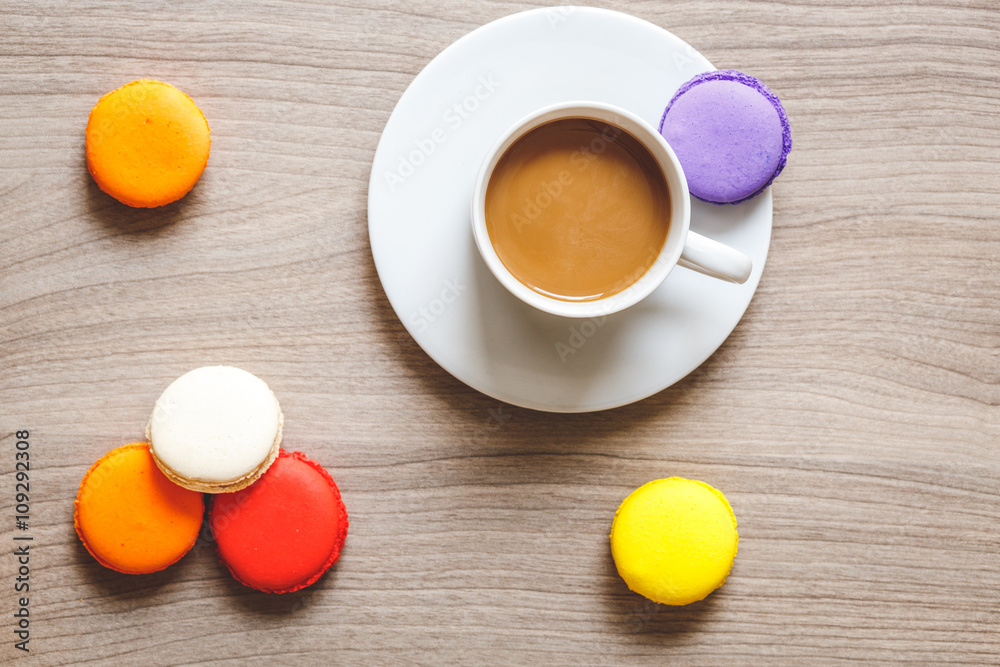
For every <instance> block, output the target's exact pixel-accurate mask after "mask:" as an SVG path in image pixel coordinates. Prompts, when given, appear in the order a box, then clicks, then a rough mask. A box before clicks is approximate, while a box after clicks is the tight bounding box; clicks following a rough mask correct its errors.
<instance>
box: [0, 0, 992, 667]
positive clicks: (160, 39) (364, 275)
mask: <svg viewBox="0 0 1000 667" xmlns="http://www.w3.org/2000/svg"><path fill="white" fill-rule="evenodd" d="M599 4H600V5H602V6H606V7H609V8H613V9H619V10H622V11H625V12H628V13H631V14H634V15H636V16H639V17H641V18H644V19H646V20H648V21H651V22H653V23H655V24H657V25H660V26H662V27H664V28H666V29H668V30H670V31H672V32H673V33H675V34H676V35H678V36H679V37H681V38H682V39H684V40H686V41H688V42H689V43H691V44H692V45H694V46H695V47H696V48H697V49H698V50H699V51H701V52H702V53H703V54H705V55H706V56H707V57H708V58H709V59H710V60H711V61H712V62H713V63H715V64H716V65H717V66H719V67H728V68H736V69H740V70H743V71H746V72H749V73H752V74H755V75H757V76H759V77H760V78H762V79H763V80H764V81H766V82H767V83H768V85H769V86H771V87H772V88H773V90H775V91H776V92H777V93H778V94H779V95H780V96H781V98H782V100H783V101H784V103H785V105H786V108H787V110H788V113H789V116H790V119H791V125H792V128H793V134H794V140H795V147H794V150H793V152H792V154H791V157H790V160H789V163H788V166H787V168H786V169H785V172H784V173H783V174H782V176H781V177H780V179H778V181H777V182H776V183H775V185H774V186H773V195H774V232H773V237H772V242H771V249H770V254H769V257H768V262H767V267H766V270H765V271H764V274H763V279H762V280H761V283H760V288H759V290H758V291H757V294H756V296H755V297H754V299H753V301H752V303H751V304H750V308H749V310H748V311H747V313H746V316H745V317H744V318H743V320H742V322H741V323H740V324H739V326H737V328H736V330H735V332H734V333H733V335H732V336H731V337H730V338H729V339H728V341H727V342H726V343H725V344H723V346H722V347H721V348H720V349H719V350H718V352H716V354H715V355H714V356H712V357H711V358H710V359H709V360H708V361H707V362H706V363H705V364H704V365H703V366H701V367H700V368H699V369H698V370H696V371H695V372H693V373H692V374H691V375H690V376H689V377H687V378H686V379H684V380H682V381H681V382H679V383H677V384H676V385H674V386H673V387H670V388H669V389H667V390H665V391H663V392H661V393H659V394H657V395H655V396H653V397H651V398H649V399H647V400H644V401H641V402H639V403H637V404H633V405H630V406H627V407H624V408H620V409H616V410H611V411H607V412H601V413H593V414H582V415H553V414H545V413H540V412H532V411H529V410H525V409H520V408H514V407H512V406H509V405H504V404H501V403H499V402H497V401H496V400H494V399H491V398H489V397H487V396H484V395H482V394H479V393H477V392H476V391H474V390H472V389H469V388H468V387H466V386H465V385H463V384H462V383H460V382H459V381H457V380H455V379H454V378H452V377H451V376H450V375H448V374H447V373H446V372H445V371H443V370H442V369H441V368H439V367H438V366H437V365H436V364H435V363H434V362H433V361H431V359H430V358H428V357H427V356H426V354H424V353H423V352H422V351H421V349H420V348H419V347H418V346H417V345H416V344H415V343H414V342H413V341H412V340H411V339H410V338H409V337H408V336H407V335H406V333H405V330H404V328H403V327H402V325H401V324H400V322H399V320H398V319H397V317H396V315H395V313H394V312H393V310H392V308H391V307H390V305H389V303H388V301H387V300H386V297H385V294H384V292H383V291H382V288H381V286H380V284H379V280H378V277H377V275H376V272H375V268H374V264H373V262H372V257H371V250H370V247H369V244H368V232H367V224H366V219H365V211H366V206H367V183H368V176H369V171H370V168H371V162H372V158H373V156H374V152H375V148H376V145H377V142H378V140H379V135H380V133H381V131H382V129H383V127H384V126H385V124H386V121H387V120H388V117H389V114H390V112H391V111H392V108H393V106H394V104H395V103H396V101H397V99H398V98H399V97H400V95H401V94H402V93H403V91H404V90H405V89H406V87H407V86H408V85H409V83H410V82H411V81H412V80H413V78H414V76H415V75H416V74H417V73H418V72H419V71H420V70H421V68H423V67H424V66H425V65H426V64H427V63H428V62H429V61H430V60H431V59H432V58H433V57H434V56H435V55H437V54H438V53H439V52H440V51H441V50H442V49H444V48H445V47H446V46H447V45H448V44H450V43H451V42H453V41H454V40H456V39H458V38H459V37H461V36H462V35H464V34H466V33H467V32H469V31H470V30H472V29H474V28H476V27H477V26H480V25H482V24H484V23H486V22H489V21H491V20H493V19H497V18H500V17H502V16H505V15H508V14H511V13H514V12H517V11H520V10H523V9H528V8H531V7H533V6H535V5H532V4H529V3H523V2H508V1H506V0H496V1H492V2H471V3H470V2H460V1H458V0H412V1H411V2H408V3H403V2H386V1H384V0H376V1H374V2H361V3H347V2H335V3H332V4H325V3H321V2H291V1H287V0H270V1H268V2H266V3H260V4H256V5H242V4H237V3H231V2H221V1H220V2H171V3H162V2H157V3H154V2H148V3H145V4H139V5H126V4H124V3H120V4H114V3H90V2H88V3H69V2H66V3H51V2H34V1H29V0H6V2H4V3H3V4H2V5H0V193H2V194H0V346H2V347H0V442H2V446H0V459H2V464H0V471H2V484H0V493H2V497H0V507H2V508H3V514H2V516H0V531H2V532H0V541H2V545H0V546H2V548H0V554H3V555H0V590H2V591H3V592H2V593H0V617H2V618H4V619H6V620H4V621H2V622H0V639H2V648H0V660H2V661H3V662H12V661H14V660H18V661H24V663H25V664H28V663H34V662H37V663H38V664H53V665H54V664H81V663H88V664H89V663H90V662H94V663H101V662H103V663H107V664H144V665H151V664H180V663H194V662H202V661H204V662H211V663H212V664H233V665H256V664H260V665H264V664H331V663H333V664H361V665H367V664H433V665H439V664H487V663H491V664H497V663H500V664H615V663H621V664H657V665H659V664H665V663H666V664H680V665H691V664H713V665H714V664H754V665H756V664H810V665H812V664H836V663H840V662H843V661H850V660H858V661H871V662H874V663H881V664H884V663H891V662H897V661H898V662H915V663H921V664H929V663H967V664H998V663H1000V455H998V453H1000V449H998V444H1000V261H998V257H1000V220H998V219H997V218H998V213H997V212H998V211H1000V120H998V119H1000V85H998V75H997V72H998V71H1000V10H998V9H997V5H996V2H995V0H979V1H975V2H973V1H962V0H928V1H926V2H902V3H893V4H891V5H890V4H887V3H882V2H876V1H875V0H867V1H865V0H844V1H843V2H839V3H834V4H830V3H826V2H822V1H820V0H788V1H787V2H746V1H743V2H735V1H724V0H704V1H700V2H684V3H672V2H671V3H668V2H661V3H656V2H626V1H620V2H618V1H609V2H603V1H602V2H599ZM142 77H153V78H159V79H163V80H166V81H170V82H172V83H174V84H175V85H177V86H178V87H180V88H181V89H182V90H184V91H186V92H187V93H189V94H190V95H191V96H192V97H193V98H194V99H195V100H196V101H197V103H198V104H199V105H200V106H201V108H202V109H203V110H204V112H205V114H206V116H207V118H208V119H209V122H210V124H211V127H212V138H213V145H212V156H211V160H210V161H209V165H208V168H207V170H206V171H205V174H204V176H203V177H202V179H201V181H200V183H199V184H198V185H197V187H196V188H195V189H194V190H193V191H192V192H191V194H190V195H189V196H188V197H186V198H185V199H184V200H182V201H181V202H179V203H176V204H173V205H170V206H167V207H164V208H161V209H156V210H136V209H129V208H127V207H125V206H123V205H120V204H119V203H117V202H116V201H114V200H112V199H111V198H109V197H108V196H106V195H105V194H103V193H102V192H101V191H100V190H99V189H98V188H97V187H96V186H95V184H94V183H93V181H92V180H91V179H90V177H89V176H88V174H87V170H86V167H85V160H84V145H83V131H84V126H85V124H86V120H87V114H88V112H89V111H90V108H91V107H92V106H93V104H94V103H95V102H96V100H97V98H98V97H99V96H100V95H101V94H103V93H105V92H107V91H109V90H111V89H113V88H116V87H117V86H119V85H121V84H123V83H125V82H127V81H130V80H132V79H135V78H142ZM208 364H231V365H235V366H239V367H242V368H245V369H247V370H249V371H251V372H253V373H255V374H257V375H259V376H261V377H263V378H264V379H266V381H267V382H268V383H269V384H270V385H271V387H272V388H273V389H274V390H275V392H276V393H277V395H278V397H279V399H280V401H281V404H282V407H283V409H284V412H285V417H286V424H285V444H286V446H288V447H291V448H295V449H299V450H302V451H304V452H306V453H308V454H309V455H311V456H312V457H313V458H316V459H318V460H319V461H320V462H322V463H323V464H324V465H326V466H327V467H328V469H329V470H330V471H331V472H332V473H333V475H334V477H335V479H336V480H337V481H338V483H339V485H340V489H341V491H342V493H343V497H344V500H345V502H346V505H347V508H348V511H349V513H350V519H351V528H350V533H349V535H348V539H347V544H346V547H345V550H344V553H343V557H342V558H341V560H340V562H339V563H338V564H337V565H336V567H335V568H334V569H333V570H331V571H330V572H329V573H328V574H327V575H326V576H325V577H324V578H323V579H321V580H320V582H319V583H318V584H316V585H315V586H313V587H312V588H309V589H306V590H305V591H302V592H300V593H296V594H291V595H284V596H268V595H264V594H259V593H256V592H254V591H252V590H250V589H248V588H244V587H243V586H241V585H240V584H238V583H236V582H235V581H234V580H233V579H232V577H230V576H229V574H228V573H227V572H226V571H225V569H224V568H223V567H222V566H220V565H219V564H218V562H217V561H216V557H215V551H214V546H213V545H212V543H211V540H210V539H207V538H203V539H200V540H199V542H198V544H197V546H196V548H195V549H194V551H193V552H192V553H191V554H189V555H188V556H186V557H185V558H184V559H183V560H182V561H181V562H180V563H179V564H177V565H175V566H173V567H171V568H169V569H167V570H165V571H163V572H160V573H157V574H152V575H145V576H127V575H120V574H117V573H115V572H112V571H110V570H107V569H105V568H103V567H102V566H100V565H99V564H98V563H97V562H95V561H94V559H93V558H91V557H90V556H89V555H88V554H87V552H86V551H85V550H84V548H83V547H82V546H81V545H80V543H79V541H78V540H77V538H76V536H75V534H74V530H73V521H72V514H73V497H74V495H75V492H76V488H77V485H78V484H79V481H80V478H81V476H82V475H83V473H84V472H85V471H86V470H87V468H88V466H89V465H90V464H91V463H92V462H93V461H94V460H96V459H97V458H98V457H99V456H100V455H102V454H103V453H104V452H106V451H108V450H109V449H111V448H113V447H115V446H118V445H121V444H124V443H127V442H131V441H134V440H138V439H141V438H142V435H143V427H144V425H145V423H146V419H147V417H148V414H149V412H150V410H151V408H152V405H153V402H154V401H155V399H156V397H157V396H158V395H159V393H160V392H161V391H162V389H163V388H164V387H165V386H166V385H167V384H168V383H169V382H170V381H171V380H172V379H173V378H175V377H177V376H178V375H180V374H182V373H184V372H186V371H187V370H190V369H192V368H195V367H198V366H202V365H208ZM22 429H23V430H29V431H30V439H29V442H30V456H31V459H30V460H31V464H32V468H31V494H30V498H31V505H30V527H29V530H28V531H27V532H24V531H16V530H15V529H14V515H15V513H16V512H15V488H14V480H15V476H14V460H15V459H14V457H15V442H16V438H15V432H16V431H18V430H22ZM672 475H679V476H683V477H690V478H695V479H701V480H705V481H707V482H709V483H710V484H712V485H714V486H716V487H718V488H719V489H721V490H722V491H723V492H724V493H725V494H726V495H727V496H728V498H729V500H730V501H731V503H732V506H733V508H734V510H735V512H736V514H737V516H738V519H739V526H740V533H741V539H740V545H739V555H738V556H737V559H736V563H735V566H734V569H733V571H732V574H731V576H730V577H729V580H728V582H727V583H726V584H725V586H724V587H723V588H721V589H720V590H719V591H717V592H716V593H714V594H712V595H710V596H709V597H708V598H707V599H706V600H704V601H702V602H699V603H695V604H692V605H689V606H687V607H680V608H670V607H664V606H659V605H656V604H653V603H650V602H646V601H645V600H644V598H641V597H639V596H637V595H635V594H633V593H631V592H630V591H629V590H628V589H627V588H626V587H625V585H624V583H623V582H622V581H621V580H620V579H619V577H618V576H617V574H616V573H615V569H614V566H613V563H612V560H611V556H610V551H609V547H608V540H607V535H608V530H609V528H610V524H611V518H612V515H613V513H614V510H615V508H616V507H617V505H618V503H619V502H620V501H621V500H622V499H623V498H624V497H625V496H626V495H627V494H628V493H629V492H630V491H631V490H632V489H634V488H635V487H637V486H639V485H640V484H642V483H644V482H646V481H649V480H651V479H655V478H659V477H667V476H672ZM15 535H30V536H31V537H32V538H33V541H32V542H31V547H30V549H31V551H30V553H31V561H30V598H29V608H30V619H31V621H30V632H31V634H30V644H29V646H30V649H31V651H30V654H23V652H21V651H18V650H16V649H15V648H14V642H15V641H16V638H15V635H14V634H13V630H14V620H13V617H12V614H13V613H14V612H15V611H16V609H17V607H18V605H17V601H18V598H19V597H20V594H18V593H15V591H14V583H15V577H16V576H17V567H18V565H17V564H16V559H15V558H14V556H13V555H11V552H12V551H13V549H14V547H15V545H17V544H20V542H15V541H14V537H15ZM13 664H21V663H20V662H13Z"/></svg>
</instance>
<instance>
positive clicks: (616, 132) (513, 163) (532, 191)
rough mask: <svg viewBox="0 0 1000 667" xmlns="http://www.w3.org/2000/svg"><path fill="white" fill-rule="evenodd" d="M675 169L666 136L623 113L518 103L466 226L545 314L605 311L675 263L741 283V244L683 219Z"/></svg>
mask: <svg viewBox="0 0 1000 667" xmlns="http://www.w3.org/2000/svg"><path fill="white" fill-rule="evenodd" d="M690 224H691V202H690V194H689V192H688V187H687V180H686V179H685V177H684V171H683V169H682V168H681V165H680V162H679V161H678V160H677V156H676V155H674V152H673V150H672V149H671V148H670V146H669V145H668V144H667V142H666V140H665V139H664V138H663V137H662V136H660V134H659V133H658V132H657V131H656V130H654V129H653V128H652V127H651V126H650V125H649V124H648V123H646V122H645V121H643V120H642V119H640V118H639V117H637V116H635V115H634V114H632V113H630V112H628V111H626V110H624V109H621V108H618V107H615V106H612V105H609V104H604V103H600V102H568V103H564V104H557V105H553V106H550V107H546V108H543V109H540V110H539V111H536V112H534V113H532V114H529V115H528V116H527V117H525V118H523V119H522V120H520V121H519V122H518V123H516V124H515V125H514V126H513V127H512V128H511V129H509V130H508V131H507V132H506V133H505V134H504V135H503V136H502V137H500V139H499V140H497V142H496V143H495V144H494V146H493V147H492V148H491V149H490V151H489V153H488V154H487V155H486V158H485V160H484V161H483V165H482V167H481V168H480V171H479V175H478V177H477V179H476V185H475V189H474V191H473V196H472V228H473V235H474V237H475V241H476V245H477V247H478V248H479V252H480V254H481V255H482V257H483V259H484V261H485V262H486V265H487V267H489V269H490V271H491V272H492V273H493V275H494V276H495V277H496V278H497V280H499V281H500V283H501V284H503V286H504V287H506V288H507V289H508V290H509V291H510V292H511V293H512V294H514V295H515V296H516V297H518V298H519V299H521V300H522V301H524V302H525V303H527V304H529V305H531V306H533V307H535V308H538V309H539V310H543V311H545V312H548V313H552V314H554V315H561V316H565V317H594V316H600V315H609V314H611V313H614V312H617V311H620V310H623V309H625V308H627V307H629V306H631V305H633V304H635V303H638V302H639V301H641V300H642V299H644V298H645V297H646V296H648V295H649V294H650V293H651V292H652V291H653V290H654V289H656V288H657V287H658V286H659V285H660V283H662V282H663V280H664V279H665V278H666V277H667V275H668V274H669V273H670V271H671V270H673V268H674V267H675V266H677V265H678V264H680V265H681V266H684V267H685V268H689V269H693V270H695V271H699V272H701V273H704V274H706V275H709V276H712V277H713V278H719V279H722V280H726V281H729V282H735V283H743V282H746V280H747V279H748V278H749V276H750V272H751V269H752V263H751V261H750V258H749V257H747V256H746V255H744V254H743V253H741V252H739V251H737V250H734V249H733V248H730V247H728V246H725V245H723V244H721V243H719V242H717V241H713V240H711V239H709V238H707V237H704V236H701V235H700V234H696V233H694V232H691V231H690V229H689V228H690Z"/></svg>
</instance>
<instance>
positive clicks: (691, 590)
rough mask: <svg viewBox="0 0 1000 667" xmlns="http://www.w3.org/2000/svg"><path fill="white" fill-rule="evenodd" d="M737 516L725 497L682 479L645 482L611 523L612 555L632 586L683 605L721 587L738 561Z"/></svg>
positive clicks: (664, 601)
mask: <svg viewBox="0 0 1000 667" xmlns="http://www.w3.org/2000/svg"><path fill="white" fill-rule="evenodd" d="M738 543H739V534H738V533H737V532H736V516H735V515H734V514H733V509H732V507H730V506H729V501H727V500H726V497H725V496H724V495H722V493H721V492H720V491H719V490H718V489H715V488H713V487H711V486H709V485H708V484H705V483H704V482H699V481H696V480H691V479H683V478H681V477H670V478H668V479H658V480H654V481H652V482H649V483H647V484H643V485H642V486H640V487H639V488H638V489H636V490H635V491H633V492H632V493H631V494H629V496H628V497H627V498H626V499H625V500H624V501H622V504H621V506H619V508H618V511H617V512H615V519H614V522H613V523H612V524H611V555H612V557H613V558H614V560H615V566H616V567H617V568H618V574H619V575H621V577H622V579H624V580H625V583H626V584H628V587H629V588H630V589H632V590H633V591H635V592H636V593H639V594H640V595H644V596H646V597H647V598H649V599H650V600H653V601H654V602H659V603H662V604H670V605H683V604H688V603H691V602H696V601H698V600H701V599H703V598H704V597H705V596H707V595H708V594H709V593H711V592H712V591H714V590H715V589H716V588H718V587H719V586H721V585H722V584H723V582H724V581H725V580H726V576H728V575H729V571H730V569H731V568H732V566H733V559H734V558H735V557H736V548H737V544H738Z"/></svg>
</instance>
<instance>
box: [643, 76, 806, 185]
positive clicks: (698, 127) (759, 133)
mask: <svg viewBox="0 0 1000 667" xmlns="http://www.w3.org/2000/svg"><path fill="white" fill-rule="evenodd" d="M660 134H662V135H663V138H664V139H666V140H667V143H668V144H670V147H671V148H673V149H674V153H676V154H677V159H678V160H680V163H681V167H683V168H684V174H685V175H686V176H687V181H688V188H689V189H690V190H691V194H692V195H694V196H695V197H697V198H698V199H701V200H704V201H707V202H711V203H713V204H738V203H740V202H744V201H746V200H748V199H752V198H754V197H756V196H757V195H759V194H760V193H761V192H763V191H764V189H765V188H766V187H767V186H769V185H770V184H771V181H773V180H774V179H775V178H776V177H777V176H778V174H780V173H781V170H782V169H783V168H784V167H785V159H786V158H787V157H788V153H789V151H791V150H792V132H791V129H790V128H789V126H788V116H787V115H786V114H785V109H784V107H782V106H781V102H780V101H779V100H778V97H777V96H776V95H775V94H774V93H772V92H771V91H770V90H768V89H767V86H765V85H764V84H763V83H761V81H760V80H759V79H757V78H755V77H752V76H750V75H749V74H743V73H742V72H737V71H736V70H732V69H730V70H719V71H717V72H705V73H704V74H699V75H698V76H696V77H694V78H693V79H691V80H690V81H688V82H687V83H685V84H684V85H683V86H681V87H680V90H678V91H677V93H676V94H675V95H674V97H673V99H671V100H670V104H668V105H667V109H666V111H664V112H663V118H662V119H661V120H660Z"/></svg>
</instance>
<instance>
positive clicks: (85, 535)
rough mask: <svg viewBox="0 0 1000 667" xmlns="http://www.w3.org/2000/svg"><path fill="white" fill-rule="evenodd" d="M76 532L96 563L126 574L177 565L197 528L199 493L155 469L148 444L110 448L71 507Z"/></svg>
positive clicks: (201, 504) (201, 505)
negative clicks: (177, 483)
mask: <svg viewBox="0 0 1000 667" xmlns="http://www.w3.org/2000/svg"><path fill="white" fill-rule="evenodd" d="M74 507H75V513H74V517H73V523H74V525H75V526H76V533H77V535H79V536H80V540H81V541H82V542H83V545H84V546H85V547H86V548H87V551H89V552H90V554H91V555H92V556H93V557H94V558H96V559H97V561H98V562H99V563H100V564H101V565H103V566H105V567H109V568H111V569H112V570H117V571H118V572H124V573H125V574H147V573H149V572H156V571H158V570H162V569H164V568H165V567H167V566H169V565H172V564H173V563H176V562H177V561H178V560H180V559H181V557H182V556H183V555H184V554H186V553H187V552H188V551H189V550H190V549H191V547H192V546H194V543H195V540H196V539H197V538H198V532H199V531H200V530H201V523H202V519H203V517H204V511H205V505H204V501H203V499H202V495H201V494H200V493H198V492H196V491H190V490H188V489H185V488H183V487H180V486H177V485H176V484H174V483H173V482H171V481H170V480H169V479H167V478H166V476H165V475H164V474H163V473H162V472H160V469H159V468H157V467H156V462H155V461H154V460H153V455H152V454H151V453H150V451H149V445H148V444H147V443H145V442H136V443H132V444H130V445H124V446H122V447H119V448H117V449H114V450H112V451H110V452H108V453H107V454H105V455H104V456H102V457H101V458H100V459H98V460H97V462H96V463H94V465H92V466H91V467H90V470H88V471H87V474H86V475H84V476H83V481H81V482H80V490H79V492H78V493H77V496H76V502H75V503H74Z"/></svg>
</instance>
